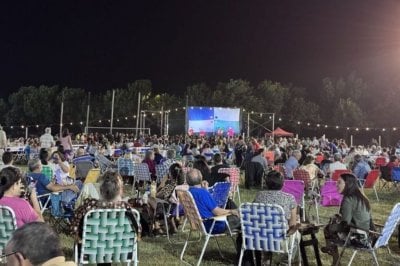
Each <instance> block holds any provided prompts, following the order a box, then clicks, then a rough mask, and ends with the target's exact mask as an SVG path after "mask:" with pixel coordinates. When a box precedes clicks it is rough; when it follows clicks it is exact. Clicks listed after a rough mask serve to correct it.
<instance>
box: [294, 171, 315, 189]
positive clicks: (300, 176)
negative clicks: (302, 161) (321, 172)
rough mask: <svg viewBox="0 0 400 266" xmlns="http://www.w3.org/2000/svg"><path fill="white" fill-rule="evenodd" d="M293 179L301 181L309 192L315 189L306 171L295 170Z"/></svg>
mask: <svg viewBox="0 0 400 266" xmlns="http://www.w3.org/2000/svg"><path fill="white" fill-rule="evenodd" d="M293 179H294V180H301V181H303V182H304V189H305V190H306V191H307V190H308V189H310V188H311V189H313V188H314V186H313V184H312V182H311V178H310V174H309V173H308V172H307V171H306V170H304V169H295V170H293Z"/></svg>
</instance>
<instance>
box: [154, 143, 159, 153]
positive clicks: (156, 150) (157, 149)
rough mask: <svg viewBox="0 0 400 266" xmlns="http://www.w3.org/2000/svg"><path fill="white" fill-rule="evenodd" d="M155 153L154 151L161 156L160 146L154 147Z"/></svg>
mask: <svg viewBox="0 0 400 266" xmlns="http://www.w3.org/2000/svg"><path fill="white" fill-rule="evenodd" d="M153 151H154V153H157V154H159V153H160V147H158V145H155V146H154V147H153Z"/></svg>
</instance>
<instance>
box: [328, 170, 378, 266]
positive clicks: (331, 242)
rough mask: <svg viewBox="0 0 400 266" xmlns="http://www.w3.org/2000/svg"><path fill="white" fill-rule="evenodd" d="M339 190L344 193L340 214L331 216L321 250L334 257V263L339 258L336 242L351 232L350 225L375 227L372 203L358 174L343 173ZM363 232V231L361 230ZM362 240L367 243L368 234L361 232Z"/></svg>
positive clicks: (368, 228) (339, 181) (366, 228)
mask: <svg viewBox="0 0 400 266" xmlns="http://www.w3.org/2000/svg"><path fill="white" fill-rule="evenodd" d="M337 189H338V192H339V193H341V194H342V195H343V200H342V203H341V206H340V210H339V214H337V215H335V217H333V218H331V221H330V224H328V225H327V226H326V227H325V229H324V235H325V240H326V246H325V247H322V248H321V250H322V252H324V253H328V254H329V255H331V256H332V257H333V263H332V265H336V262H337V260H338V258H339V252H338V247H337V246H336V244H335V242H336V243H337V241H342V242H343V241H344V239H345V237H347V233H348V232H349V226H348V225H353V226H355V227H358V228H361V229H363V230H370V229H373V223H372V218H371V205H370V203H369V201H368V199H367V197H366V196H365V195H364V194H363V193H362V191H361V190H360V188H359V187H358V182H357V178H356V176H354V175H353V174H342V175H341V176H340V178H339V180H338V182H337ZM361 232H362V231H361ZM359 237H360V241H361V242H363V241H364V243H365V241H367V235H366V234H363V233H361V235H359Z"/></svg>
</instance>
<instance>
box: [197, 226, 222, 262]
mask: <svg viewBox="0 0 400 266" xmlns="http://www.w3.org/2000/svg"><path fill="white" fill-rule="evenodd" d="M213 227H214V226H211V231H210V232H212V228H213ZM210 237H211V234H207V237H206V241H205V242H204V245H203V248H202V250H201V254H200V257H199V260H198V261H197V266H200V264H201V260H202V259H203V255H204V252H205V251H206V248H207V245H208V241H209V240H210ZM218 250H219V247H218ZM219 252H221V251H220V250H219ZM220 254H221V253H220Z"/></svg>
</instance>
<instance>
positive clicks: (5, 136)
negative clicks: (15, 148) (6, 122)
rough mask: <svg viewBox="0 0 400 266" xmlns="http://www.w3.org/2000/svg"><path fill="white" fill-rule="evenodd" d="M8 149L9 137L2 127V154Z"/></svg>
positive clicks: (0, 140) (0, 146) (0, 129)
mask: <svg viewBox="0 0 400 266" xmlns="http://www.w3.org/2000/svg"><path fill="white" fill-rule="evenodd" d="M6 148H7V135H6V132H5V131H4V130H3V127H2V126H0V152H1V153H3V152H5V150H6Z"/></svg>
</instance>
